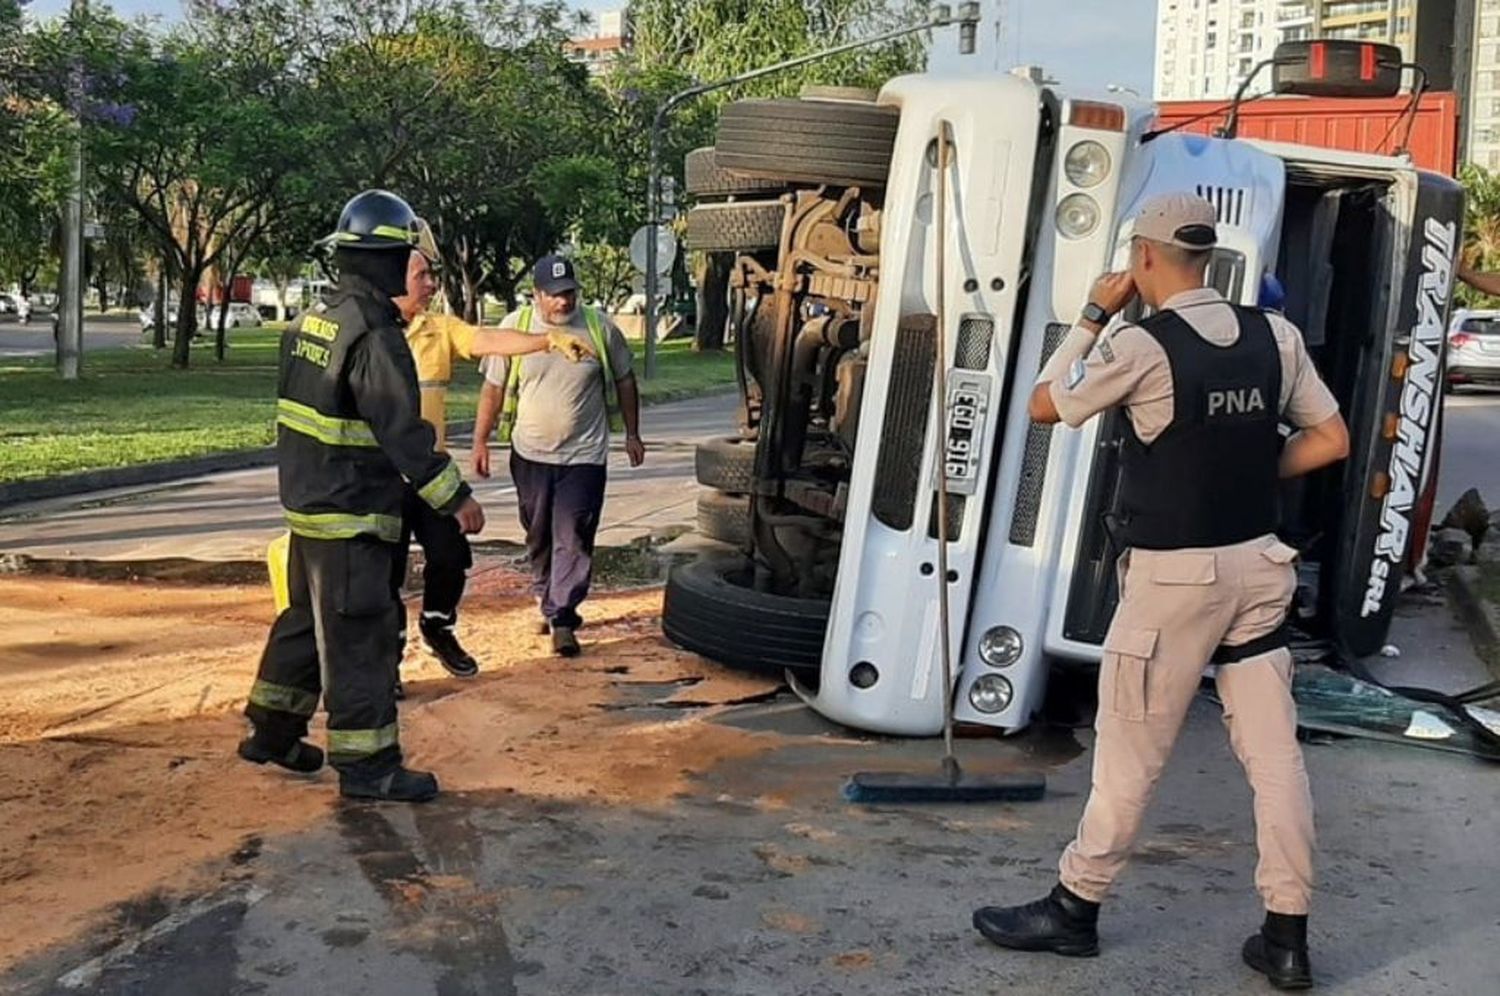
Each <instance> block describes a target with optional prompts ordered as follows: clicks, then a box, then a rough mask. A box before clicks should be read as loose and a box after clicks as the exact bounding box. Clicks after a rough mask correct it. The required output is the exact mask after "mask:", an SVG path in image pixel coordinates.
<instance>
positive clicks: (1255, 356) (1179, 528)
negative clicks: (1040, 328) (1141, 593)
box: [1116, 305, 1281, 550]
mask: <svg viewBox="0 0 1500 996" xmlns="http://www.w3.org/2000/svg"><path fill="white" fill-rule="evenodd" d="M1231 307H1233V308H1234V313H1235V316H1236V317H1237V318H1238V319H1239V325H1240V334H1239V338H1238V339H1237V340H1236V341H1235V342H1234V344H1233V345H1229V346H1216V345H1214V344H1213V343H1211V342H1209V341H1207V340H1206V339H1204V338H1203V337H1202V336H1200V335H1199V334H1198V333H1197V332H1195V331H1194V330H1193V328H1192V326H1191V325H1189V324H1188V323H1187V322H1186V321H1185V320H1184V319H1183V318H1182V317H1181V316H1179V315H1178V314H1177V313H1176V312H1174V311H1163V312H1160V313H1159V314H1156V315H1153V316H1151V317H1150V318H1147V319H1145V320H1144V321H1142V322H1140V323H1139V324H1140V327H1141V328H1142V329H1144V330H1145V331H1146V332H1147V333H1148V334H1149V335H1151V337H1152V338H1154V339H1155V340H1156V341H1157V342H1159V343H1161V347H1162V349H1163V350H1165V351H1166V354H1167V361H1168V363H1169V365H1170V367H1171V372H1172V404H1173V409H1172V422H1171V424H1170V425H1168V426H1167V428H1166V429H1165V430H1164V431H1163V432H1162V433H1161V435H1159V436H1157V437H1156V438H1155V439H1154V440H1152V441H1151V442H1150V443H1143V442H1141V439H1140V437H1139V436H1137V435H1136V433H1135V429H1134V427H1133V426H1129V420H1128V419H1127V420H1126V422H1127V429H1126V432H1125V440H1124V443H1123V446H1122V448H1121V453H1120V459H1121V475H1122V479H1121V482H1120V502H1119V509H1118V511H1117V515H1116V520H1117V526H1118V536H1119V539H1120V540H1121V542H1123V543H1124V544H1125V545H1126V546H1132V547H1138V548H1141V549H1146V550H1176V549H1182V548H1185V547H1207V546H1229V545H1232V544H1234V543H1241V542H1244V541H1246V540H1250V539H1254V538H1255V537H1257V536H1264V535H1266V534H1267V533H1274V532H1275V531H1276V526H1277V519H1278V509H1277V493H1278V483H1279V478H1278V474H1277V464H1278V461H1279V459H1280V455H1281V437H1280V434H1279V433H1278V432H1277V425H1278V423H1279V421H1280V408H1281V355H1280V353H1279V351H1278V350H1277V347H1276V338H1275V335H1274V334H1273V333H1272V332H1271V323H1270V322H1269V321H1267V319H1266V316H1265V315H1264V314H1263V313H1262V312H1260V311H1258V310H1256V309H1254V308H1245V307H1240V306H1238V305H1231Z"/></svg>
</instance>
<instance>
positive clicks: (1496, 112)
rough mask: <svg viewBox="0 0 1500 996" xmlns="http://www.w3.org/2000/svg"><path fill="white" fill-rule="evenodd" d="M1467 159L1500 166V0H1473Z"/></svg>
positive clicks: (1465, 130) (1467, 117)
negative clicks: (1471, 67) (1471, 70)
mask: <svg viewBox="0 0 1500 996" xmlns="http://www.w3.org/2000/svg"><path fill="white" fill-rule="evenodd" d="M1473 4H1474V10H1473V33H1472V35H1471V36H1470V46H1471V47H1470V49H1469V52H1470V56H1471V58H1470V62H1471V63H1472V65H1473V67H1474V68H1473V72H1472V73H1470V74H1469V78H1468V93H1467V97H1468V100H1467V103H1466V107H1465V111H1466V113H1465V115H1464V159H1465V160H1466V161H1468V162H1472V163H1477V164H1478V165H1480V166H1483V167H1484V168H1485V169H1489V170H1500V0H1473Z"/></svg>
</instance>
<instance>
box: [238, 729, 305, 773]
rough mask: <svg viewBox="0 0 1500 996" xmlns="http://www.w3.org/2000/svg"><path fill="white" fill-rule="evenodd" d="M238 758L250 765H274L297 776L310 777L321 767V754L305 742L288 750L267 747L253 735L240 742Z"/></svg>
mask: <svg viewBox="0 0 1500 996" xmlns="http://www.w3.org/2000/svg"><path fill="white" fill-rule="evenodd" d="M240 757H243V758H244V759H245V760H247V761H249V762H250V763H252V764H276V765H280V766H281V767H283V768H285V769H286V770H288V771H295V772H297V774H299V775H310V774H312V773H313V772H314V771H317V770H318V769H319V768H321V767H323V752H322V751H321V750H319V749H318V748H316V747H314V746H313V745H312V744H310V743H308V742H307V741H305V740H298V741H297V742H295V743H293V744H292V746H291V747H290V748H286V749H280V748H278V747H271V746H268V745H267V744H266V743H265V741H263V740H261V739H260V738H259V737H257V736H255V735H253V734H252V735H251V736H248V737H246V738H245V739H244V740H241V741H240Z"/></svg>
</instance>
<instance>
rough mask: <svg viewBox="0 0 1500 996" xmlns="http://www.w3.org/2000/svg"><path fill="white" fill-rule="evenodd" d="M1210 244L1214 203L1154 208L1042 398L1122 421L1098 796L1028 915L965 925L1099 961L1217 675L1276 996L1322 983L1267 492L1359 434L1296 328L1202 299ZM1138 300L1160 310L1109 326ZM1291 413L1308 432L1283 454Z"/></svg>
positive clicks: (1139, 219)
mask: <svg viewBox="0 0 1500 996" xmlns="http://www.w3.org/2000/svg"><path fill="white" fill-rule="evenodd" d="M1216 244H1217V231H1216V217H1215V211H1214V208H1213V205H1211V204H1209V203H1208V202H1207V201H1205V200H1203V199H1202V198H1200V197H1196V196H1193V195H1190V194H1168V195H1164V196H1159V197H1154V198H1152V199H1150V200H1148V201H1147V202H1146V203H1145V205H1143V206H1142V208H1141V210H1140V212H1139V213H1138V214H1137V216H1136V217H1135V219H1134V230H1133V233H1132V237H1131V241H1130V268H1129V270H1128V272H1125V273H1109V274H1105V275H1104V276H1102V277H1100V278H1099V280H1098V282H1097V283H1096V284H1095V285H1094V288H1093V290H1092V292H1091V293H1090V296H1089V303H1088V306H1087V307H1086V308H1085V309H1084V311H1083V315H1082V317H1081V318H1080V319H1079V321H1078V323H1077V324H1076V325H1075V326H1074V327H1073V329H1072V331H1071V332H1070V333H1069V335H1068V337H1067V338H1066V339H1065V340H1064V342H1063V343H1062V345H1061V346H1060V347H1059V348H1058V350H1057V352H1056V353H1055V354H1054V355H1053V356H1052V358H1051V359H1050V360H1049V361H1048V363H1047V365H1046V366H1045V367H1044V369H1043V370H1042V373H1041V375H1040V377H1039V378H1038V382H1037V385H1036V389H1035V391H1034V392H1033V393H1032V396H1031V402H1030V412H1031V416H1032V418H1033V419H1035V420H1036V421H1038V422H1042V423H1053V422H1058V421H1062V422H1066V423H1067V424H1068V425H1070V426H1073V427H1075V428H1076V427H1077V426H1079V425H1082V424H1083V423H1084V422H1085V421H1087V420H1088V419H1089V418H1091V417H1093V416H1094V415H1096V414H1098V413H1099V412H1102V411H1104V410H1106V409H1109V408H1114V407H1121V408H1124V409H1125V415H1126V419H1125V424H1126V429H1125V432H1124V441H1123V443H1122V446H1121V450H1120V461H1121V481H1120V497H1119V501H1118V504H1117V506H1116V508H1115V509H1114V511H1113V513H1112V516H1111V521H1110V529H1111V534H1112V536H1113V537H1114V539H1115V541H1116V542H1117V543H1119V544H1120V546H1121V547H1122V548H1123V553H1122V554H1121V556H1120V562H1119V576H1120V603H1119V606H1118V608H1117V609H1116V610H1115V616H1114V619H1113V621H1112V623H1111V625H1110V628H1109V632H1108V635H1107V636H1106V637H1105V639H1104V655H1103V660H1102V663H1101V665H1100V671H1099V709H1098V716H1097V720H1096V724H1095V729H1096V731H1097V738H1096V743H1095V746H1094V769H1093V790H1092V792H1091V793H1090V796H1089V800H1088V803H1087V805H1086V806H1085V808H1084V813H1083V818H1082V820H1081V822H1080V823H1079V826H1078V833H1077V836H1076V837H1075V838H1074V840H1073V842H1072V843H1071V844H1069V845H1068V847H1067V850H1066V851H1065V852H1064V853H1063V856H1062V860H1061V862H1060V865H1059V882H1058V885H1057V886H1056V888H1054V889H1053V890H1052V892H1051V894H1049V895H1048V896H1046V897H1045V898H1043V899H1041V900H1038V901H1037V902H1034V903H1030V904H1027V905H1024V906H1014V907H1005V908H1001V907H986V908H984V909H980V910H978V911H977V912H975V914H974V925H975V927H977V928H978V929H979V930H980V932H981V933H983V934H984V935H985V937H987V938H989V939H990V940H991V941H993V942H994V943H996V944H998V945H1000V946H1002V947H1007V948H1014V949H1018V950H1024V951H1052V952H1056V953H1058V954H1063V955H1074V956H1090V955H1094V954H1097V953H1098V935H1097V932H1096V924H1097V919H1098V913H1099V904H1100V902H1102V901H1103V899H1104V898H1105V895H1106V893H1107V892H1108V891H1109V888H1110V885H1111V883H1112V882H1113V881H1114V879H1115V878H1116V876H1117V875H1118V874H1119V873H1120V871H1121V870H1122V868H1123V867H1124V865H1125V862H1126V859H1127V857H1128V856H1129V852H1130V848H1131V844H1132V842H1133V841H1134V839H1135V836H1136V833H1137V831H1138V830H1139V828H1140V823H1141V818H1142V816H1143V814H1144V812H1145V809H1146V805H1147V803H1148V802H1149V800H1150V797H1151V793H1152V790H1153V789H1154V787H1155V784H1156V781H1157V778H1158V777H1159V776H1160V774H1161V771H1162V767H1163V765H1164V764H1165V763H1166V759H1167V756H1168V754H1169V753H1170V752H1171V749H1172V745H1173V743H1174V741H1175V740H1176V738H1177V734H1178V731H1179V730H1180V728H1181V726H1182V722H1183V719H1184V717H1185V716H1186V714H1187V710H1188V706H1189V704H1190V703H1191V702H1192V699H1193V697H1194V695H1195V694H1196V692H1197V691H1198V687H1199V682H1200V679H1201V676H1202V674H1203V670H1204V666H1205V665H1207V664H1209V663H1213V664H1215V665H1217V674H1216V678H1217V683H1218V691H1219V695H1220V697H1221V699H1222V700H1223V703H1224V721H1225V724H1226V726H1227V727H1228V730H1229V738H1230V743H1231V745H1232V747H1233V749H1234V752H1235V755H1236V756H1237V757H1238V758H1239V760H1240V763H1241V764H1242V765H1243V767H1244V769H1245V773H1246V775H1247V776H1248V778H1249V780H1250V784H1251V787H1252V789H1253V790H1254V795H1255V802H1254V810H1255V824H1256V845H1257V848H1258V850H1259V852H1260V861H1259V864H1258V866H1257V868H1256V875H1255V881H1256V887H1257V890H1258V891H1259V892H1260V894H1261V897H1262V899H1263V901H1264V903H1265V907H1266V918H1265V922H1264V924H1263V925H1262V927H1261V930H1260V931H1259V932H1258V933H1256V934H1254V935H1253V936H1252V937H1251V938H1250V939H1249V940H1248V941H1246V942H1245V946H1244V950H1243V957H1244V959H1245V961H1246V962H1247V963H1249V964H1250V965H1251V967H1253V968H1255V969H1256V970H1258V971H1260V972H1262V973H1264V974H1265V975H1266V976H1267V977H1268V978H1269V979H1270V981H1271V983H1272V984H1273V985H1275V986H1276V987H1277V988H1282V989H1301V988H1306V987H1308V986H1310V985H1311V984H1312V976H1311V972H1310V969H1309V967H1308V953H1307V913H1308V907H1309V903H1310V901H1311V893H1312V853H1313V821H1312V799H1311V794H1310V792H1309V789H1308V782H1307V773H1306V771H1305V769H1304V768H1303V763H1302V753H1301V749H1300V748H1299V747H1298V745H1297V717H1296V707H1295V705H1294V703H1293V701H1292V694H1291V684H1292V657H1291V653H1290V652H1289V650H1288V649H1287V635H1286V631H1285V628H1284V624H1285V619H1286V615H1287V610H1288V608H1289V607H1290V603H1291V598H1292V593H1293V591H1294V589H1295V586H1296V569H1295V562H1296V557H1297V552H1296V551H1295V550H1293V549H1292V548H1291V547H1289V546H1287V545H1285V544H1284V543H1282V542H1281V541H1280V540H1278V539H1277V538H1276V527H1277V492H1278V484H1279V481H1280V480H1281V479H1284V478H1291V477H1297V476H1300V475H1303V474H1307V473H1309V472H1311V471H1314V470H1317V469H1319V468H1321V467H1325V466H1328V465H1330V464H1332V463H1335V462H1337V461H1339V460H1342V459H1343V458H1344V457H1345V456H1346V455H1347V454H1348V449H1349V436H1348V430H1347V428H1346V426H1345V425H1344V420H1343V418H1342V417H1341V416H1340V415H1339V411H1338V404H1337V402H1336V401H1335V400H1334V398H1333V395H1332V394H1331V393H1330V392H1329V390H1328V388H1327V387H1326V386H1325V385H1324V384H1323V382H1322V380H1321V379H1320V378H1319V376H1318V373H1317V371H1316V370H1315V369H1314V367H1313V364H1312V361H1311V359H1310V358H1309V357H1308V354H1307V349H1306V347H1305V346H1304V344H1303V341H1302V335H1301V333H1300V332H1299V331H1298V330H1297V328H1296V327H1295V326H1294V325H1292V324H1291V323H1290V322H1288V321H1287V320H1286V319H1284V318H1283V317H1281V316H1280V315H1277V314H1274V313H1266V312H1262V311H1260V310H1258V309H1255V308H1247V307H1242V306H1239V305H1235V304H1232V303H1230V302H1229V301H1227V300H1225V298H1224V297H1223V296H1222V295H1221V294H1220V293H1219V292H1218V291H1217V290H1214V289H1213V288H1211V287H1206V286H1205V285H1204V284H1205V281H1204V274H1205V271H1206V270H1207V267H1208V263H1209V260H1210V257H1211V255H1212V251H1213V248H1214V246H1215V245H1216ZM1137 296H1139V297H1140V299H1141V302H1142V303H1143V304H1144V305H1145V306H1146V307H1147V308H1148V309H1149V310H1150V311H1151V314H1150V317H1148V318H1144V319H1142V320H1140V321H1139V322H1137V323H1133V324H1132V323H1123V324H1120V325H1118V326H1117V327H1115V328H1114V329H1113V330H1112V331H1110V332H1109V333H1108V334H1101V333H1104V330H1105V328H1106V326H1108V325H1109V324H1110V321H1111V319H1112V318H1113V317H1114V316H1115V315H1117V314H1118V313H1119V312H1120V311H1121V310H1122V309H1124V308H1125V307H1126V306H1127V305H1129V304H1130V303H1131V302H1132V301H1133V300H1134V299H1135V298H1136V297H1137ZM1283 420H1285V421H1287V422H1289V423H1291V424H1292V425H1293V426H1294V427H1295V429H1296V431H1295V432H1294V433H1293V434H1292V435H1291V436H1290V438H1288V439H1286V440H1285V441H1284V442H1283V440H1282V437H1281V433H1280V428H1279V426H1280V423H1281V421H1283Z"/></svg>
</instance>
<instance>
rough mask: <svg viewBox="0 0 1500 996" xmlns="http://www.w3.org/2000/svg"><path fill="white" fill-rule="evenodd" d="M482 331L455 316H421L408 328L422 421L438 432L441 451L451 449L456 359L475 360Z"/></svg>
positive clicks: (408, 342) (407, 337)
mask: <svg viewBox="0 0 1500 996" xmlns="http://www.w3.org/2000/svg"><path fill="white" fill-rule="evenodd" d="M478 331H479V328H478V327H477V326H474V325H470V324H469V323H468V322H466V321H464V320H463V319H461V318H455V317H453V316H452V315H435V314H421V315H418V316H417V317H416V318H413V319H412V320H411V322H410V324H408V325H407V326H406V343H407V345H408V346H410V347H411V355H412V359H413V360H415V361H416V364H417V386H418V387H420V388H421V389H422V418H424V419H425V420H426V421H427V422H429V423H430V424H431V425H432V428H433V429H434V430H436V432H437V446H438V449H439V450H443V449H446V448H447V422H448V417H447V411H446V408H447V403H448V383H449V381H450V380H452V379H453V358H454V357H458V358H459V359H463V360H472V359H473V358H474V356H473V350H474V336H475V334H476V333H477V332H478Z"/></svg>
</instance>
